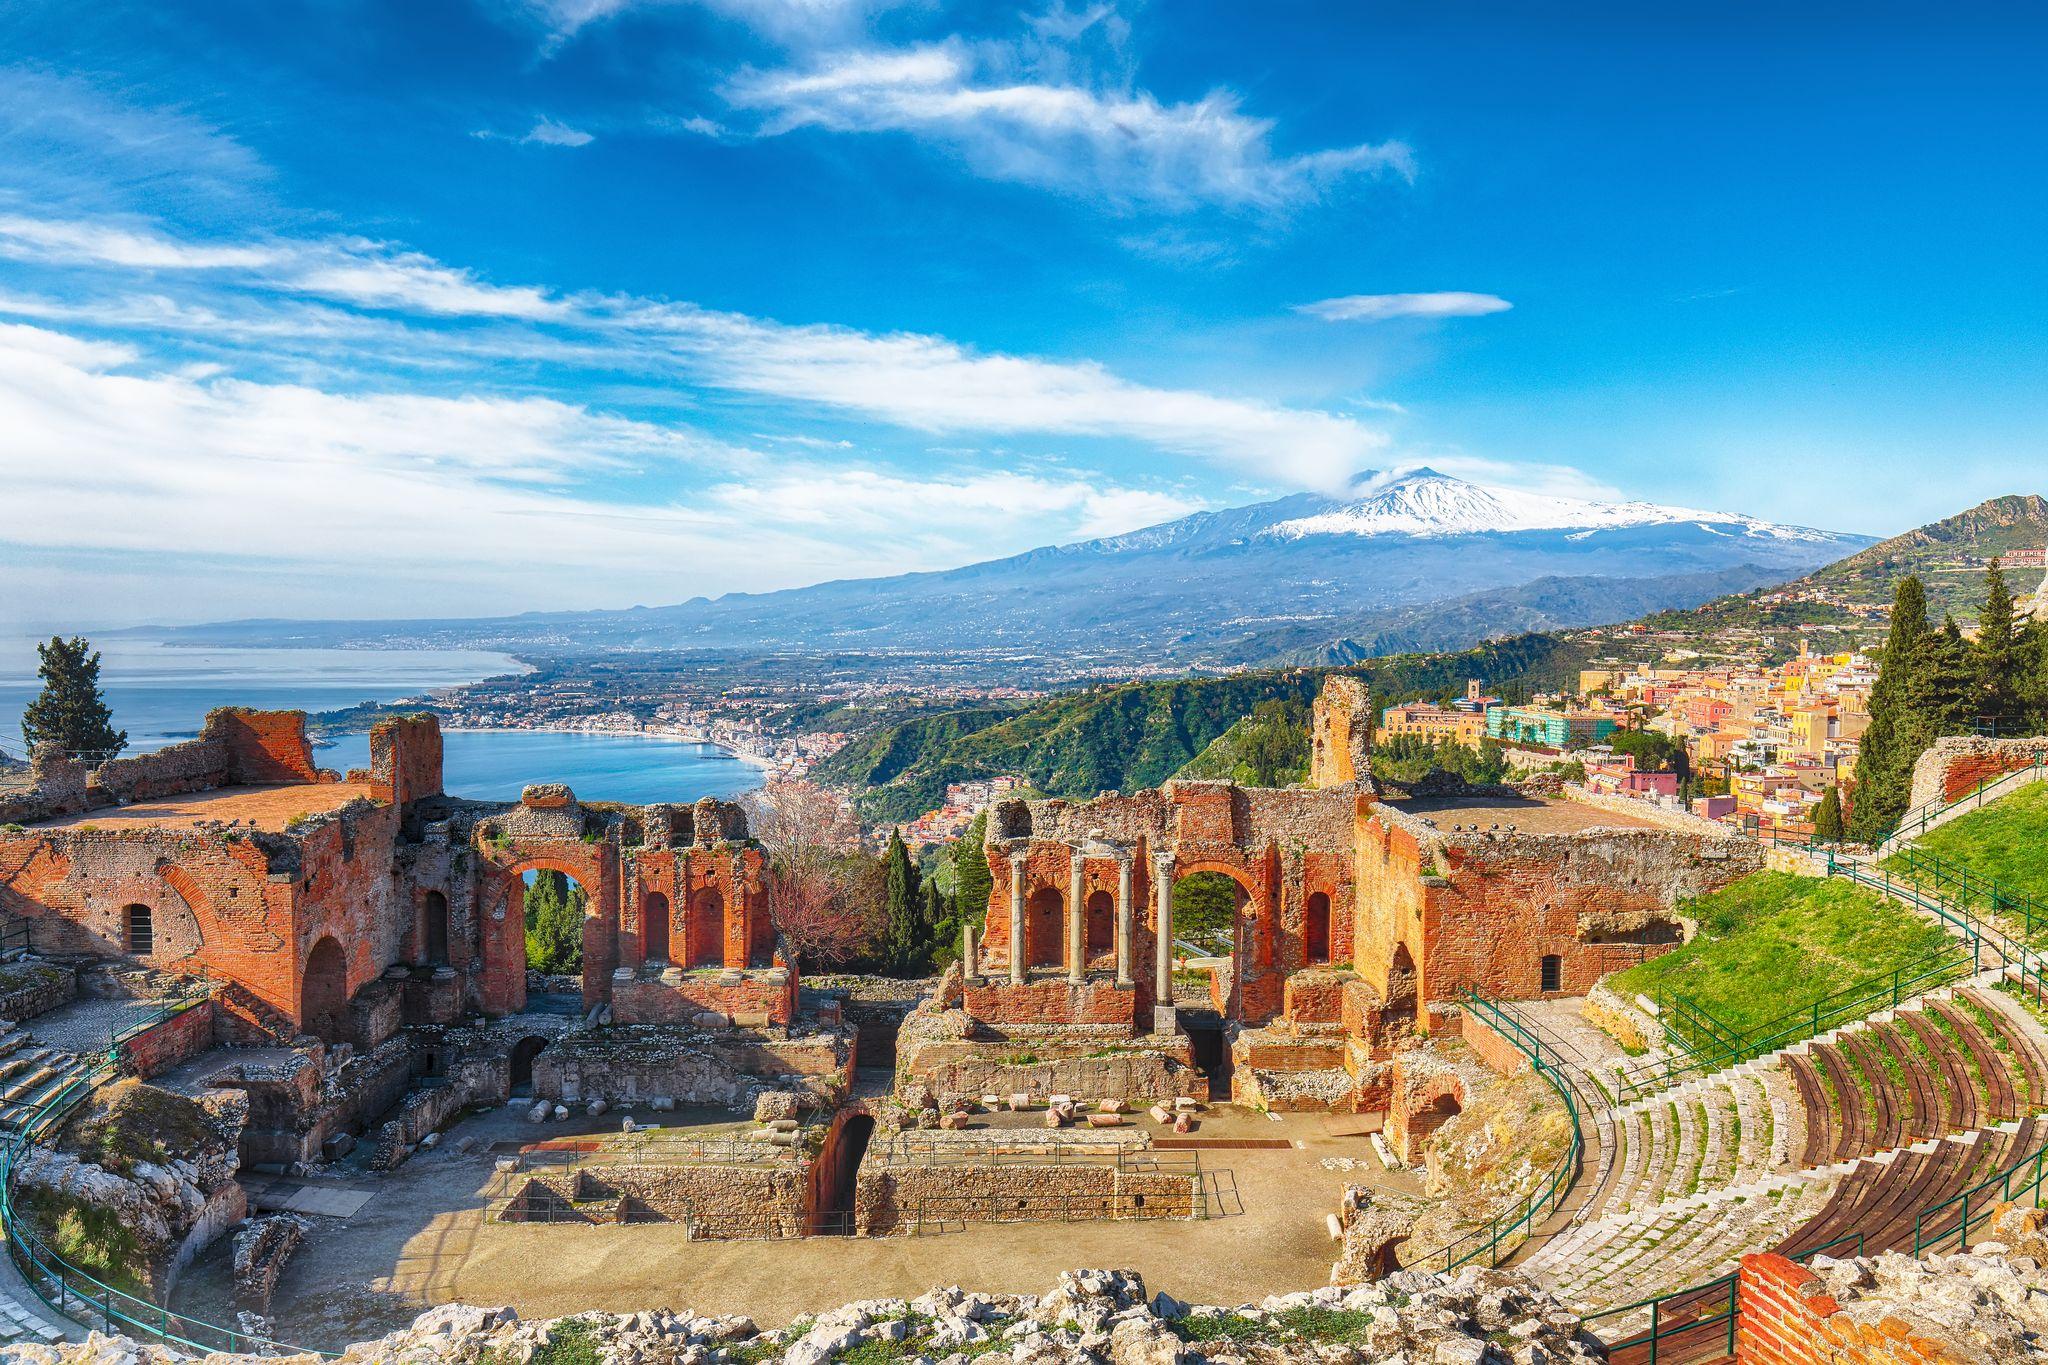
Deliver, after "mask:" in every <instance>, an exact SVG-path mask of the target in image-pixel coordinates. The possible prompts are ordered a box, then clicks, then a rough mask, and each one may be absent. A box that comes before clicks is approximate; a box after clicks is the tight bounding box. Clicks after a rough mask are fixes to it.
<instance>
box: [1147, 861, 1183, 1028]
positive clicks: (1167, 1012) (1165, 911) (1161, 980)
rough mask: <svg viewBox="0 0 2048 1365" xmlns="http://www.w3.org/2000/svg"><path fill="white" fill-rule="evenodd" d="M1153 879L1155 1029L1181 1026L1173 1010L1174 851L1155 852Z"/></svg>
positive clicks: (1153, 1000) (1153, 1011)
mask: <svg viewBox="0 0 2048 1365" xmlns="http://www.w3.org/2000/svg"><path fill="white" fill-rule="evenodd" d="M1152 880H1153V883H1154V886H1155V888H1156V890H1157V893H1158V897H1157V902H1158V907H1159V908H1158V912H1157V913H1158V919H1159V923H1158V926H1157V933H1156V934H1155V935H1154V939H1153V975H1152V1027H1153V1029H1154V1030H1155V1031H1158V1030H1172V1029H1175V1028H1178V1027H1179V1017H1178V1016H1177V1015H1176V1014H1175V1013H1174V1010H1173V855H1172V854H1171V853H1155V854H1153V855H1152Z"/></svg>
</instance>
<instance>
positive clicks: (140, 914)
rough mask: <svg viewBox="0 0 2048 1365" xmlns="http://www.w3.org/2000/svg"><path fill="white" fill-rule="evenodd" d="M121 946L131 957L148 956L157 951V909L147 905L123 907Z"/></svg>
mask: <svg viewBox="0 0 2048 1365" xmlns="http://www.w3.org/2000/svg"><path fill="white" fill-rule="evenodd" d="M121 948H122V951H124V952H126V953H127V954H128V955H129V956H130V957H148V956H150V955H151V954H152V953H154V952H155V951H156V911H154V910H152V909H150V908H149V907H148V906H146V905H130V906H124V907H123V908H122V910H121Z"/></svg>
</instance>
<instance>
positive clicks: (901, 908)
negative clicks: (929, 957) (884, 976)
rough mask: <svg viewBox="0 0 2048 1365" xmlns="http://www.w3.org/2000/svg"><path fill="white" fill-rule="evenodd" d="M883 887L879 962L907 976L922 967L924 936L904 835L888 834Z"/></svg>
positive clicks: (916, 877)
mask: <svg viewBox="0 0 2048 1365" xmlns="http://www.w3.org/2000/svg"><path fill="white" fill-rule="evenodd" d="M882 873H883V884H884V886H885V887H886V888H887V900H886V902H885V907H886V908H885V910H884V915H885V918H884V920H883V923H882V943H881V951H882V963H883V966H884V968H885V969H886V970H887V971H889V972H891V973H893V974H896V975H910V974H913V973H915V972H917V971H918V970H920V969H921V968H922V966H923V958H924V952H923V950H924V947H925V937H924V935H923V934H922V933H921V932H920V928H919V919H920V914H921V910H920V897H919V895H918V876H917V868H916V866H915V865H913V864H912V863H911V861H910V849H909V848H908V847H907V846H906V845H905V844H904V842H903V836H902V835H901V834H898V833H896V832H894V831H891V832H890V834H889V847H888V848H887V850H885V851H884V852H883V854H882Z"/></svg>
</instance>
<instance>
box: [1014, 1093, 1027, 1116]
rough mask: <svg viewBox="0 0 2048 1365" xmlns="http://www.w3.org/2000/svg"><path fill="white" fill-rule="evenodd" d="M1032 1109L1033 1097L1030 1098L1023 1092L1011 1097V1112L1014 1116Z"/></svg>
mask: <svg viewBox="0 0 2048 1365" xmlns="http://www.w3.org/2000/svg"><path fill="white" fill-rule="evenodd" d="M1030 1107H1031V1096H1029V1095H1027V1094H1024V1093H1023V1092H1021V1091H1020V1092H1018V1093H1017V1094H1014V1095H1012V1096H1010V1112H1011V1113H1013V1114H1021V1113H1023V1112H1024V1111H1025V1110H1026V1109H1029V1108H1030Z"/></svg>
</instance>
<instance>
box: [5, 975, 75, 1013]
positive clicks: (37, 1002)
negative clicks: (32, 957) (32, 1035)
mask: <svg viewBox="0 0 2048 1365" xmlns="http://www.w3.org/2000/svg"><path fill="white" fill-rule="evenodd" d="M77 998H78V973H77V972H74V971H73V970H71V968H69V967H60V966H58V965H56V964H55V963H53V962H21V963H16V964H14V965H12V966H7V967H0V1019H4V1020H6V1021H7V1022H8V1023H11V1024H20V1023H24V1022H26V1021H28V1020H30V1019H33V1018H35V1017H36V1016H37V1015H39V1014H48V1013H49V1012H50V1011H51V1010H53V1009H56V1008H57V1007H58V1006H59V1005H68V1004H70V1003H71V1002H72V1001H73V1000H75V999H77Z"/></svg>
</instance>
